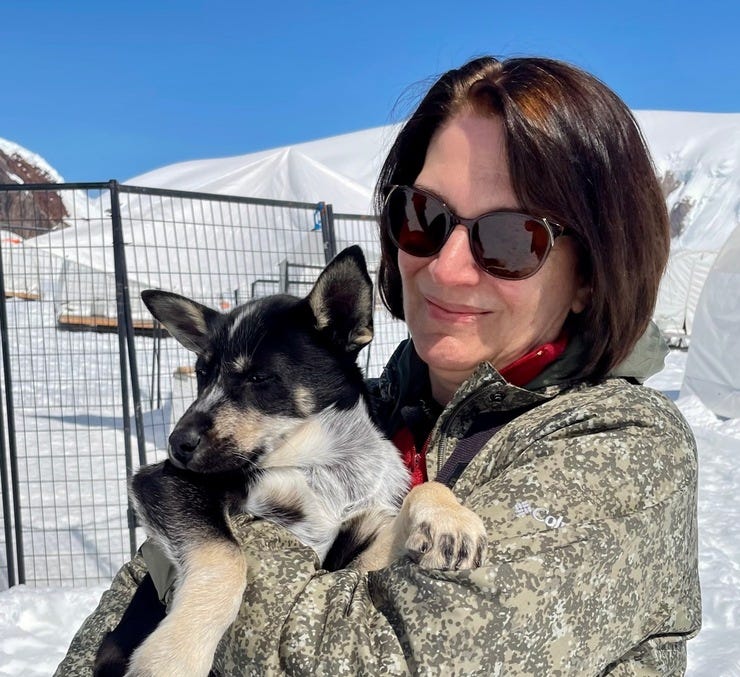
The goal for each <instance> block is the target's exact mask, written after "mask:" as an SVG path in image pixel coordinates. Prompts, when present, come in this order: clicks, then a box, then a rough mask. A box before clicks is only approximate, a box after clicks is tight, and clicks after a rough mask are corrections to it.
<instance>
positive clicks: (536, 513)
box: [514, 501, 565, 529]
mask: <svg viewBox="0 0 740 677" xmlns="http://www.w3.org/2000/svg"><path fill="white" fill-rule="evenodd" d="M514 514H515V515H516V516H517V517H526V516H527V515H531V516H532V517H534V518H535V519H536V520H537V521H538V522H544V523H545V525H546V526H548V527H550V528H551V529H560V528H561V527H564V526H565V522H564V521H563V516H562V515H557V516H556V515H551V514H550V512H549V511H548V509H547V508H541V507H536V506H533V505H532V504H531V503H530V502H529V501H518V502H517V503H516V504H515V505H514Z"/></svg>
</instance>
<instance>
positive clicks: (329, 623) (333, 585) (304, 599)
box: [56, 341, 701, 677]
mask: <svg viewBox="0 0 740 677" xmlns="http://www.w3.org/2000/svg"><path fill="white" fill-rule="evenodd" d="M655 348H656V344H655V341H648V346H647V349H646V348H645V347H644V346H643V347H640V349H639V350H638V351H637V353H636V355H633V359H631V360H629V361H628V363H625V364H624V365H622V367H621V368H620V370H619V372H618V373H616V374H615V375H614V377H610V378H608V379H606V380H605V381H603V382H601V383H598V384H587V383H583V382H572V381H570V380H569V378H568V374H569V373H570V372H571V371H572V367H573V364H574V363H575V362H577V359H578V347H577V344H575V343H574V344H572V345H571V346H569V348H568V350H567V351H566V354H565V355H564V356H563V358H561V359H560V360H558V361H557V362H556V363H553V364H552V365H550V367H548V369H546V371H545V372H544V373H543V374H541V375H540V376H539V377H538V378H537V379H536V382H533V383H531V384H529V385H528V386H527V388H518V387H515V386H513V385H511V384H509V383H507V382H506V381H505V380H504V379H503V378H502V377H501V376H500V375H499V374H498V372H497V371H496V370H495V369H494V368H493V367H491V366H490V365H488V364H482V365H481V366H480V367H479V368H478V370H477V371H476V372H475V373H474V374H473V375H472V376H471V378H470V379H469V380H468V381H467V382H466V383H465V384H463V386H462V387H461V388H460V390H459V391H458V392H457V393H456V395H455V397H454V398H453V400H452V401H451V402H450V403H449V405H448V406H447V407H446V408H445V410H444V411H443V413H442V414H441V416H440V417H439V419H438V421H437V424H436V426H435V428H434V430H433V433H432V437H431V440H430V444H429V450H428V455H427V470H428V475H429V477H430V478H431V479H433V478H434V477H435V476H436V473H437V471H438V470H439V468H441V467H442V465H443V464H444V462H445V460H446V459H447V458H448V457H449V456H450V454H451V453H452V452H453V450H454V449H455V448H456V446H457V445H458V443H459V442H460V441H461V440H463V439H465V438H466V436H469V435H470V434H471V430H473V429H474V427H475V425H474V424H475V422H476V421H477V420H480V417H481V416H482V415H488V414H490V413H491V412H523V413H519V414H518V415H515V416H514V417H513V419H512V420H509V421H508V422H506V423H505V424H504V425H502V426H500V427H497V428H496V429H495V432H494V434H493V436H492V437H490V439H488V441H487V442H486V443H485V444H484V446H483V448H482V449H481V451H480V452H479V453H478V454H477V455H476V456H475V457H474V458H473V460H472V461H471V462H470V463H469V464H468V465H467V467H466V468H465V469H464V471H463V472H462V474H460V475H459V477H458V478H457V480H456V482H455V483H454V486H453V491H454V492H455V494H456V495H457V496H458V497H459V498H460V500H461V501H462V502H463V503H464V504H465V505H467V506H469V507H470V508H472V509H473V510H474V511H476V512H477V513H478V515H480V516H481V518H482V519H483V520H484V522H485V523H486V525H487V531H488V539H489V548H488V561H487V563H486V565H485V566H483V567H482V568H480V569H477V570H473V571H453V572H443V571H430V570H423V569H420V568H419V567H418V566H416V565H415V564H413V563H412V562H410V561H408V560H399V561H396V562H395V563H393V564H392V565H391V566H390V567H388V568H387V569H384V570H381V571H377V572H371V573H369V574H367V573H366V574H363V573H360V572H358V571H355V570H351V569H347V570H342V571H338V572H333V573H328V572H325V571H322V570H321V569H320V568H319V564H318V561H317V558H316V556H315V554H314V553H313V552H312V551H311V550H310V549H309V548H306V547H305V546H303V545H301V544H300V543H299V542H298V541H297V540H296V539H295V538H294V537H293V536H292V535H291V534H289V533H287V532H285V531H283V530H282V529H280V528H278V527H276V526H274V525H272V524H269V523H266V522H250V521H249V518H247V517H240V518H238V519H236V520H235V521H234V530H235V533H236V535H237V537H238V538H239V540H240V542H241V543H242V545H243V550H244V553H245V556H246V557H247V560H248V563H249V564H250V566H249V567H248V570H249V582H248V585H247V590H246V592H245V596H244V602H243V604H242V609H241V612H240V614H239V618H238V619H237V621H236V622H235V623H234V625H233V626H232V627H231V629H230V630H229V632H228V633H227V634H226V636H225V637H224V639H223V641H222V642H221V645H220V647H219V651H218V653H217V656H216V660H215V662H214V667H216V668H217V669H218V671H219V672H220V673H222V674H223V675H278V674H291V675H314V674H317V675H332V676H333V675H407V674H422V675H538V676H539V675H603V674H609V675H615V676H616V675H680V674H683V673H684V670H685V663H686V640H687V639H689V638H690V637H692V636H694V635H695V634H696V633H697V632H698V630H699V627H700V621H701V618H700V614H701V611H700V609H701V605H700V595H699V579H698V570H697V530H696V483H697V459H696V448H695V443H694V439H693V436H692V434H691V431H690V429H689V427H688V425H687V423H686V422H685V420H684V419H683V418H682V416H681V415H680V413H679V412H678V410H677V409H676V408H675V406H674V405H673V404H672V403H671V402H670V401H669V400H668V399H666V398H665V397H664V396H663V395H661V394H660V393H657V392H655V391H653V390H651V389H649V388H646V387H644V386H641V385H638V384H637V381H639V380H641V379H642V378H644V377H645V376H646V375H648V374H647V373H646V372H649V371H650V368H651V367H652V365H653V364H654V363H655V359H656V357H657V358H659V361H660V363H661V364H662V354H656V353H655ZM419 369H421V370H422V371H421V377H422V378H423V376H424V375H423V365H420V364H419V361H418V358H415V355H414V352H413V347H412V346H410V345H407V346H405V347H403V348H402V349H401V350H400V351H398V352H397V354H396V356H394V359H393V360H392V361H391V363H390V364H389V367H388V368H387V370H386V372H385V374H384V376H383V377H382V378H381V379H380V380H379V381H377V382H376V383H375V384H374V385H373V387H374V392H375V395H376V397H377V398H378V401H379V412H380V413H381V414H383V415H385V416H386V422H387V423H388V422H390V421H392V420H393V419H394V417H397V416H398V411H399V407H400V405H401V404H402V403H403V402H404V401H409V400H408V398H409V397H413V393H414V392H416V390H417V389H418V386H417V384H416V381H415V379H414V378H413V377H414V374H415V373H419V372H418V370H419ZM627 376H629V377H630V378H626V377H627ZM508 418H511V417H508ZM389 427H393V426H392V425H391V424H390V423H389ZM358 453H361V450H358ZM145 572H146V563H145V561H144V558H143V557H142V556H141V555H137V557H136V558H135V559H134V560H133V561H132V562H130V563H129V564H127V565H125V566H124V567H123V569H122V570H121V571H120V572H119V574H118V575H117V576H116V578H115V580H114V581H113V584H112V586H111V588H110V590H108V591H107V592H106V593H104V595H103V598H102V599H101V602H100V604H99V606H98V608H97V609H96V610H95V612H93V614H92V615H91V616H90V617H89V618H88V619H87V620H86V621H85V623H84V624H83V626H82V627H81V628H80V630H79V631H78V633H77V635H76V636H75V638H74V640H73V641H72V644H71V646H70V649H69V652H68V655H67V657H66V658H65V659H64V661H63V662H62V664H61V665H60V666H59V668H58V670H57V673H56V675H58V676H59V677H63V676H66V675H89V674H90V665H91V663H92V660H93V657H94V655H95V651H96V649H97V646H98V644H99V642H100V639H101V637H102V635H103V634H104V632H106V631H107V630H108V629H109V628H111V627H112V626H113V625H115V623H116V622H117V621H118V619H119V618H120V615H121V614H122V612H123V609H124V608H125V606H126V605H127V604H128V601H129V600H130V598H131V596H132V594H133V591H134V588H135V586H136V584H137V582H138V581H139V580H140V579H141V577H142V576H143V575H144V573H145ZM153 573H154V574H155V576H156V572H153Z"/></svg>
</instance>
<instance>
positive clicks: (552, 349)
mask: <svg viewBox="0 0 740 677" xmlns="http://www.w3.org/2000/svg"><path fill="white" fill-rule="evenodd" d="M567 345H568V337H567V336H566V334H565V332H562V333H561V334H560V336H558V338H556V339H555V340H554V341H553V342H552V343H543V344H542V345H541V346H539V347H537V348H535V349H534V350H531V351H530V352H528V353H527V354H526V355H522V356H521V357H520V358H519V359H518V360H514V362H512V363H511V364H509V365H507V366H506V367H504V368H503V369H500V370H499V373H500V374H501V376H503V377H504V378H505V379H506V380H507V381H508V382H509V383H511V384H513V385H515V386H519V387H520V388H521V387H523V386H525V385H527V383H529V382H530V381H533V380H534V379H535V378H536V377H537V376H539V375H540V374H541V373H542V372H543V371H544V370H545V367H546V366H547V365H548V364H550V363H552V362H554V361H555V360H556V359H557V358H558V357H560V356H561V355H562V354H563V352H565V347H566V346H567Z"/></svg>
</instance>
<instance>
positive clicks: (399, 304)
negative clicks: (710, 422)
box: [375, 57, 670, 380]
mask: <svg viewBox="0 0 740 677" xmlns="http://www.w3.org/2000/svg"><path fill="white" fill-rule="evenodd" d="M466 111H472V112H475V113H477V114H480V115H490V116H500V117H501V118H503V122H504V127H505V130H506V131H505V134H506V152H507V157H508V162H509V171H510V174H511V180H512V184H513V188H514V192H515V193H516V195H517V198H518V199H519V202H520V204H521V208H522V210H523V211H527V212H531V213H533V214H537V215H541V216H546V217H550V218H552V219H553V220H554V221H557V222H559V223H564V224H566V225H568V226H569V228H570V230H571V232H572V233H573V235H574V238H575V239H576V241H577V242H578V244H579V248H580V266H581V270H580V272H581V274H582V275H583V276H584V280H585V281H586V282H587V283H588V282H590V286H591V299H590V303H589V305H588V307H587V308H586V309H585V310H584V311H583V312H582V313H579V314H578V315H571V316H570V317H569V318H568V319H567V320H566V327H567V329H568V332H569V333H570V334H571V335H575V334H580V335H581V336H582V337H583V339H584V342H585V345H586V355H585V358H584V361H583V365H582V368H581V370H580V371H579V372H578V373H577V374H575V377H577V378H582V379H586V380H600V379H602V378H603V377H604V376H605V375H606V374H608V373H609V371H610V370H611V369H613V368H614V367H615V366H616V365H618V364H619V363H620V362H622V361H623V360H624V359H625V358H626V357H627V355H629V353H630V352H631V351H632V349H633V348H634V346H635V343H636V342H637V340H638V339H639V338H640V336H641V335H642V334H643V333H644V332H645V330H646V329H647V326H648V323H649V322H650V319H651V316H652V312H653V308H654V305H655V301H656V297H657V294H658V285H659V282H660V278H661V276H662V274H663V269H664V267H665V264H666V261H667V259H668V251H669V246H670V227H669V221H668V214H667V210H666V205H665V200H664V198H663V194H662V192H661V189H660V185H659V183H658V180H657V177H656V175H655V171H654V168H653V165H652V161H651V159H650V155H649V153H648V151H647V147H646V145H645V141H644V139H643V137H642V134H641V132H640V129H639V127H638V125H637V122H636V121H635V119H634V117H633V116H632V114H631V112H630V111H629V109H628V108H627V106H626V105H625V104H624V102H623V101H622V100H621V99H620V98H619V97H618V96H617V95H616V94H615V93H614V92H612V91H611V90H610V89H609V88H608V87H607V86H606V85H604V84H603V83H602V82H601V81H599V80H598V79H596V78H595V77H593V76H591V75H589V74H588V73H585V72H584V71H582V70H580V69H578V68H576V67H575V66H572V65H570V64H566V63H563V62H560V61H555V60H552V59H545V58H538V57H528V58H512V59H506V60H503V61H500V60H498V59H495V58H492V57H481V58H477V59H474V60H472V61H470V62H469V63H467V64H465V65H464V66H462V67H461V68H458V69H454V70H451V71H449V72H447V73H445V74H444V75H442V76H441V77H440V78H439V79H438V80H437V81H436V82H435V83H434V84H433V85H432V87H431V88H430V89H429V91H428V92H427V94H426V95H425V96H424V98H423V100H422V101H421V103H420V104H419V106H418V107H417V109H416V111H415V112H414V113H413V114H412V115H411V117H410V118H409V120H408V121H407V122H406V124H405V125H404V126H403V128H402V129H401V131H400V133H399V134H398V137H397V138H396V140H395V142H394V144H393V146H392V147H391V150H390V152H389V154H388V157H387V158H386V161H385V163H384V165H383V167H382V169H381V171H380V176H379V179H378V183H377V186H376V189H375V205H376V211H377V213H378V214H380V212H381V210H382V205H383V199H384V194H385V189H386V187H387V186H388V185H390V184H402V185H413V184H414V182H415V180H416V178H417V176H418V175H419V173H420V172H421V169H422V167H423V165H424V159H425V156H426V152H427V148H428V146H429V142H430V140H431V138H432V136H433V135H434V133H435V132H436V131H437V130H438V129H439V128H440V127H442V126H443V125H444V124H445V122H447V121H448V120H449V119H450V118H452V117H453V116H455V115H457V114H458V113H461V112H466ZM381 244H382V255H381V263H380V268H379V287H380V292H381V297H382V299H383V302H384V303H385V305H386V307H387V308H388V309H389V310H390V312H391V313H392V314H393V315H394V316H395V317H397V318H399V319H403V292H402V289H401V275H400V273H399V270H398V250H397V248H396V247H395V245H394V244H393V243H392V242H391V240H390V238H389V237H388V234H387V233H386V232H385V229H384V228H382V226H381Z"/></svg>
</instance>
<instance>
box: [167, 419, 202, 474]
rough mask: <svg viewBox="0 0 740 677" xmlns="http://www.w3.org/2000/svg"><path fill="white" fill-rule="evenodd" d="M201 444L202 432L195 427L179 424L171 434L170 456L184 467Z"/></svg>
mask: <svg viewBox="0 0 740 677" xmlns="http://www.w3.org/2000/svg"><path fill="white" fill-rule="evenodd" d="M199 444H200V432H199V431H198V430H197V429H196V428H195V427H190V426H187V427H183V428H180V427H179V426H178V427H177V428H175V430H173V431H172V434H171V435H170V458H171V459H172V460H173V461H174V462H175V463H176V464H177V465H182V466H183V467H185V466H187V464H188V462H189V461H190V460H191V459H192V458H193V454H194V453H195V450H196V449H197V448H198V445H199Z"/></svg>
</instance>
